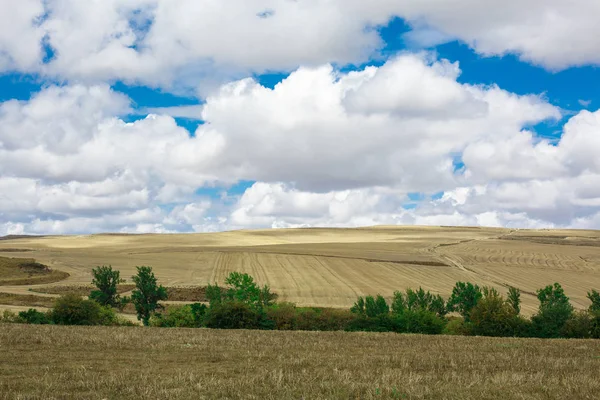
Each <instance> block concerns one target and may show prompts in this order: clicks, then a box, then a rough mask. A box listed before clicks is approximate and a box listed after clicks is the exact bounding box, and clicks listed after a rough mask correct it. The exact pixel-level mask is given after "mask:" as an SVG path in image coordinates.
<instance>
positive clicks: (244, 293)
mask: <svg viewBox="0 0 600 400" xmlns="http://www.w3.org/2000/svg"><path fill="white" fill-rule="evenodd" d="M225 284H227V285H228V286H229V287H228V288H227V289H226V290H225V293H224V295H225V298H226V299H227V300H228V301H230V302H231V301H236V302H240V303H244V304H248V305H249V306H250V307H252V308H254V309H257V310H260V309H262V308H264V307H269V306H271V305H273V301H274V300H275V294H273V293H271V290H270V288H269V286H268V285H264V286H263V287H262V288H261V287H259V286H258V285H257V284H256V282H254V279H253V278H252V277H251V276H250V275H248V274H243V273H240V272H232V273H230V274H229V276H228V277H227V279H225ZM210 291H211V292H214V293H211V296H214V300H215V301H217V300H218V301H217V302H220V301H222V297H223V294H222V293H221V292H222V291H221V290H220V288H219V289H216V288H215V287H212V288H210ZM208 292H209V290H207V295H208ZM209 299H210V297H209Z"/></svg>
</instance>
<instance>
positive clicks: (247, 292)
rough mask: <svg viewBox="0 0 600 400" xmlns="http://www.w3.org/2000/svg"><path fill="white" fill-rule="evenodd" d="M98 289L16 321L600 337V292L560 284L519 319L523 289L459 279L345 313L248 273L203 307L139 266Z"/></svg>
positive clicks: (364, 301) (111, 274) (104, 279)
mask: <svg viewBox="0 0 600 400" xmlns="http://www.w3.org/2000/svg"><path fill="white" fill-rule="evenodd" d="M92 273H93V280H92V283H93V284H94V285H95V286H96V289H95V290H93V291H92V292H91V294H90V296H89V299H82V298H81V297H78V296H73V295H71V296H63V297H61V298H59V299H58V300H57V302H56V305H55V307H54V309H53V310H52V311H51V312H50V313H48V314H44V313H39V312H37V311H35V310H29V311H27V312H23V313H20V315H19V321H20V322H31V323H56V324H79V325H117V324H124V323H125V321H123V320H119V318H117V317H116V313H115V309H121V310H122V309H123V307H124V306H125V305H126V304H128V303H133V305H134V306H135V310H136V313H137V317H138V320H140V321H142V323H143V324H144V325H152V326H158V327H208V328H223V329H240V328H243V329H279V330H347V331H378V332H385V331H390V332H399V333H401V332H409V333H425V334H440V333H447V334H461V335H481V336H519V337H541V338H556V337H568V338H600V293H598V291H596V290H592V291H591V292H589V293H588V298H589V300H590V301H591V305H590V307H589V309H588V310H585V311H575V309H574V308H573V306H572V305H571V304H570V301H569V298H568V297H567V296H566V295H565V293H564V290H563V288H562V287H561V285H560V284H558V283H555V284H554V285H549V286H546V287H544V288H542V289H540V290H538V291H537V298H538V300H539V303H540V305H539V309H538V312H537V313H536V314H535V315H533V316H532V317H531V318H525V317H524V316H522V315H521V292H520V291H519V290H518V289H516V288H512V287H511V288H509V289H508V293H507V294H506V297H504V296H503V295H501V294H500V293H499V292H498V291H497V290H496V289H494V288H489V287H479V286H478V285H474V284H472V283H470V282H458V283H456V285H455V286H454V288H453V290H452V294H451V296H450V297H449V298H448V299H447V300H444V299H443V298H442V297H441V296H440V295H438V294H432V293H430V292H429V291H425V290H424V289H423V288H419V289H418V290H412V289H407V290H406V291H405V292H395V293H394V296H393V298H392V299H391V301H390V302H389V303H388V301H386V299H385V298H384V297H383V296H380V295H377V296H366V297H359V298H358V299H357V301H356V303H355V304H354V305H353V306H352V308H350V310H339V309H327V308H312V307H296V305H294V304H292V303H286V302H283V303H282V302H279V303H278V302H276V301H275V299H276V296H275V295H274V294H273V293H272V292H271V291H270V288H269V287H268V286H266V285H265V286H262V287H260V286H259V285H257V284H256V282H255V281H254V279H253V278H252V277H251V276H250V275H248V274H242V273H239V272H233V273H231V274H230V275H229V276H228V277H227V278H226V279H225V285H224V286H223V287H221V286H217V285H208V287H207V288H206V297H207V300H208V305H207V304H202V303H194V304H189V305H183V306H170V307H169V308H167V309H165V307H164V306H163V305H161V304H160V301H162V300H166V299H167V291H166V289H165V288H164V287H163V286H161V285H159V284H158V281H157V279H156V277H155V276H154V273H153V272H152V269H151V268H150V267H137V274H136V275H134V276H133V277H132V280H133V282H134V283H135V286H136V287H135V289H134V290H133V292H132V295H131V297H130V298H128V297H121V296H120V295H119V293H118V285H119V284H120V283H122V282H123V280H122V279H121V277H120V272H119V271H116V270H113V269H112V267H110V266H102V267H97V268H95V269H94V270H93V272H92Z"/></svg>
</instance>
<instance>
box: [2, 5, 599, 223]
mask: <svg viewBox="0 0 600 400" xmlns="http://www.w3.org/2000/svg"><path fill="white" fill-rule="evenodd" d="M70 1H74V0H68V2H70ZM26 3H27V4H25V3H24V4H23V5H21V6H19V7H22V10H21V12H20V13H19V14H18V15H19V17H18V18H13V19H12V20H10V21H7V22H6V24H11V25H10V26H9V25H7V28H10V29H8V30H7V31H6V32H5V31H2V30H0V107H2V108H0V118H1V119H2V121H0V123H2V125H1V126H2V127H1V128H0V167H1V169H2V176H3V178H2V179H0V187H1V188H2V189H3V190H4V193H5V195H4V197H3V199H2V200H0V207H1V208H0V233H19V232H30V233H48V232H56V233H71V232H77V233H81V232H84V233H85V232H93V231H107V230H110V231H127V232H129V231H140V232H142V231H161V232H170V231H207V230H223V229H235V228H246V227H251V228H252V227H280V226H307V225H317V226H361V225H369V224H379V223H385V224H389V223H398V224H407V223H408V224H410V223H421V224H438V223H443V224H448V223H455V224H458V225H494V226H517V227H554V226H566V227H596V226H597V224H598V223H600V214H599V212H600V193H597V192H596V191H595V189H594V188H593V187H594V185H595V184H596V182H598V183H600V171H598V175H597V172H596V169H597V168H598V166H597V165H596V163H595V161H594V157H593V154H594V149H595V147H594V146H596V136H595V135H596V132H598V127H597V126H596V115H597V114H596V111H597V110H598V108H599V107H600V72H599V70H598V65H599V64H600V59H599V58H598V56H597V54H600V41H597V40H596V39H595V37H596V36H600V35H596V36H594V37H591V36H590V32H591V30H593V29H596V28H595V27H596V24H595V22H594V20H593V19H592V18H590V17H589V16H590V15H593V12H594V11H595V10H596V8H597V6H596V5H595V2H592V1H590V2H587V1H585V2H582V4H581V5H579V6H578V8H565V7H566V6H564V5H562V4H558V3H556V2H548V4H537V3H533V2H532V4H531V7H533V8H532V10H531V12H532V13H537V15H539V16H540V17H539V18H538V19H535V20H528V19H522V18H521V14H520V11H519V10H520V9H521V8H520V6H521V3H520V2H516V1H513V0H509V1H507V2H506V4H504V5H503V7H504V8H503V12H502V13H501V14H498V15H494V10H493V9H492V10H489V9H483V8H481V9H480V8H479V6H473V9H472V10H470V12H469V13H459V12H456V13H455V12H454V11H448V10H446V9H445V8H444V7H443V6H442V5H437V6H436V5H435V4H433V3H432V4H430V2H418V1H416V0H415V1H408V2H405V4H403V5H395V4H392V3H389V2H387V1H385V0H381V1H375V2H373V3H372V4H370V5H367V4H365V5H362V4H361V5H359V6H357V7H355V8H352V7H345V6H344V4H343V2H337V1H336V2H331V3H330V4H327V5H324V4H313V5H304V6H305V7H307V8H306V9H304V10H303V12H302V13H299V12H298V10H297V9H296V8H295V7H300V5H297V4H291V3H290V4H288V3H285V2H275V3H273V4H276V6H274V7H266V5H267V3H268V2H261V1H256V2H252V3H239V10H238V13H237V14H236V15H235V16H234V17H231V15H228V14H227V11H226V10H225V9H224V8H223V9H221V8H220V6H219V7H217V8H215V9H212V10H211V12H210V13H206V12H204V8H203V7H205V6H206V5H205V4H204V2H202V1H200V2H193V1H191V0H189V1H188V0H185V1H182V4H181V7H180V9H178V10H174V11H173V10H171V11H173V12H170V13H166V10H167V8H164V7H166V4H167V3H165V1H164V0H140V2H139V4H137V5H131V4H128V3H127V2H125V1H121V0H115V2H113V3H110V4H94V5H91V4H87V5H86V4H82V3H73V4H72V5H71V7H70V8H69V7H67V8H64V7H59V6H58V2H57V1H55V0H49V1H46V2H44V1H42V0H28V1H27V2H26ZM121 3H122V4H121ZM262 3H264V4H262ZM459 3H460V0H459ZM555 3H556V4H555ZM467 6H472V5H471V3H468V2H466V0H465V4H464V7H467ZM265 7H266V8H265ZM492 8H493V7H492ZM267 9H268V10H269V12H268V13H264V10H267ZM457 9H460V7H457ZM256 10H258V11H256ZM261 10H262V11H261ZM552 13H554V14H557V15H560V16H561V17H560V18H561V24H560V25H556V26H554V25H551V21H550V20H547V19H546V16H547V15H550V14H552ZM15 15H16V14H15ZM94 15H97V16H99V17H98V19H97V20H95V21H94V23H93V24H92V23H91V21H93V20H94V18H93V16H94ZM157 21H160V24H159V23H158V22H157ZM271 24H272V25H271ZM85 26H88V27H89V28H88V29H83V28H82V27H85ZM271 26H272V27H271ZM297 26H302V27H304V28H305V30H306V33H309V32H319V34H318V35H310V34H298V31H297V28H296V27H297ZM282 27H284V28H282ZM550 27H553V29H550ZM209 29H213V31H210V30H209ZM272 29H273V30H272ZM11 32H12V33H11ZM15 32H17V33H18V34H16V33H15ZM566 33H568V35H567V34H566ZM598 33H599V34H600V32H598ZM557 35H558V36H557ZM532 36H535V38H536V40H533V41H532V40H530V37H532ZM209 37H210V38H211V40H207V39H206V38H209ZM557 37H559V38H560V40H558V39H557ZM219 43H220V45H219ZM453 63H456V65H458V67H456V66H452V65H453ZM328 66H331V67H328ZM456 68H459V69H460V73H458V72H456V71H457V70H456ZM407 77H410V78H407ZM352 82H354V83H352ZM15 101H17V102H15ZM149 115H150V116H149ZM599 119H600V118H599ZM567 132H568V133H567ZM565 135H567V136H565ZM588 152H589V153H590V154H589V155H588V154H587V153H588ZM102 154H104V155H105V156H104V157H103V156H102ZM24 158H28V159H29V160H34V161H30V162H29V163H24V162H23V163H21V161H17V160H22V159H24ZM88 161H89V164H88ZM597 176H598V178H597ZM12 188H19V189H18V190H16V189H12ZM11 190H14V191H15V193H14V194H11V193H12V192H11ZM19 190H23V191H24V192H23V193H21V192H19ZM6 193H8V194H6ZM23 196H25V197H23ZM23 198H25V200H19V199H23Z"/></svg>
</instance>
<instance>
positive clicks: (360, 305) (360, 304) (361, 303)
mask: <svg viewBox="0 0 600 400" xmlns="http://www.w3.org/2000/svg"><path fill="white" fill-rule="evenodd" d="M350 311H351V312H352V313H354V314H359V315H363V316H364V315H367V312H366V309H365V299H364V297H362V296H361V297H359V298H358V299H357V300H356V303H354V305H353V306H352V307H351V308H350Z"/></svg>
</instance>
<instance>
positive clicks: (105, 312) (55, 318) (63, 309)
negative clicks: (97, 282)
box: [49, 294, 119, 325]
mask: <svg viewBox="0 0 600 400" xmlns="http://www.w3.org/2000/svg"><path fill="white" fill-rule="evenodd" d="M49 314H50V319H51V321H52V322H53V323H55V324H57V325H117V324H119V319H118V318H117V316H116V314H115V312H114V311H113V309H112V308H110V307H102V306H101V305H100V304H98V303H96V302H95V301H92V300H85V299H82V298H81V297H79V296H77V295H74V294H66V295H64V296H61V297H59V298H58V299H57V300H56V302H55V303H54V308H53V309H52V311H51V312H50V313H49Z"/></svg>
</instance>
